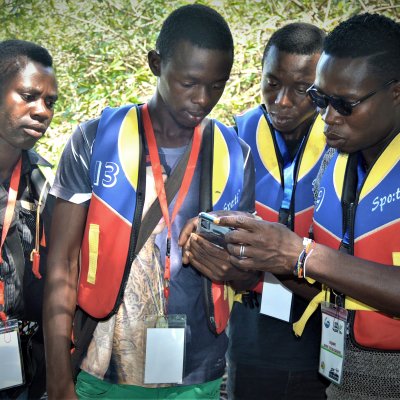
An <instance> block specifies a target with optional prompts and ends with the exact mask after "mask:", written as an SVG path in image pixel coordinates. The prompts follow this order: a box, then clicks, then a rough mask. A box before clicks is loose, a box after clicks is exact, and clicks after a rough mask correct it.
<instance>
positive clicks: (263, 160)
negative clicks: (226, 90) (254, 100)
mask: <svg viewBox="0 0 400 400" xmlns="http://www.w3.org/2000/svg"><path fill="white" fill-rule="evenodd" d="M236 125H237V129H238V134H239V136H240V137H241V138H242V139H243V140H244V141H245V142H246V143H247V144H248V145H249V146H250V148H251V151H252V154H253V158H254V164H255V168H256V210H257V214H258V215H259V216H261V217H262V218H263V219H264V220H266V221H271V222H277V221H278V218H279V210H280V208H281V204H282V199H283V170H282V163H281V162H280V157H279V155H278V154H280V153H279V149H278V145H277V142H276V139H275V135H274V128H273V127H272V126H271V125H270V123H269V121H268V118H267V113H266V110H265V109H264V107H263V106H258V107H256V108H253V109H251V110H249V111H247V112H245V113H244V114H242V115H239V116H237V117H236ZM304 140H305V142H304V143H303V145H302V149H301V153H300V154H299V159H298V164H297V166H296V169H295V176H294V187H293V195H292V203H291V210H290V214H291V221H293V222H292V223H293V224H294V225H293V226H291V228H292V229H293V230H294V231H295V232H296V233H297V234H299V235H300V236H308V230H309V228H310V225H311V221H312V213H313V208H314V197H313V193H312V182H313V180H314V179H315V177H316V175H317V173H318V170H319V166H320V164H321V161H322V158H323V155H324V153H325V150H326V141H325V136H324V135H323V121H322V119H321V117H320V116H318V117H317V118H316V119H315V121H314V123H313V125H312V127H311V128H310V131H309V133H308V134H307V136H306V137H305V139H304Z"/></svg>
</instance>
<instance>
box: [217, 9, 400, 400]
mask: <svg viewBox="0 0 400 400" xmlns="http://www.w3.org/2000/svg"><path fill="white" fill-rule="evenodd" d="M399 43H400V25H399V24H398V23H396V22H395V21H393V20H391V19H389V18H387V17H384V16H381V15H378V14H363V15H358V16H355V17H352V18H350V19H349V20H348V21H345V22H343V23H341V24H340V25H339V26H338V27H337V28H335V29H334V30H333V31H332V33H330V34H329V35H328V36H327V39H326V41H325V43H324V52H323V54H322V56H321V58H320V61H319V63H318V67H317V75H316V79H315V83H314V85H313V87H312V88H311V89H309V91H308V94H309V96H310V97H311V99H312V100H313V101H314V103H315V104H316V105H317V107H319V108H320V112H321V115H322V118H323V120H324V122H325V131H324V133H325V136H326V141H327V144H328V145H329V146H331V147H333V148H335V149H336V152H335V154H334V155H333V157H332V159H331V160H330V161H329V163H328V164H327V166H326V168H325V171H324V172H323V174H321V176H322V177H321V179H320V182H318V185H319V193H318V199H317V201H316V207H315V210H314V222H313V229H314V239H315V242H314V241H313V240H311V239H310V238H301V237H299V236H298V235H296V234H295V233H294V232H291V231H289V230H287V229H286V228H285V227H283V226H282V225H280V224H276V223H268V222H266V221H255V220H250V219H246V218H244V217H221V219H220V223H221V225H230V226H234V227H236V228H242V229H243V230H237V231H233V233H229V234H227V235H226V237H225V238H226V241H227V242H229V243H230V244H229V245H228V251H229V252H230V253H231V255H232V256H231V262H232V263H233V264H234V265H236V266H237V267H239V268H244V269H246V270H251V269H256V270H263V271H270V272H273V273H275V274H289V273H294V274H295V276H297V278H298V279H299V281H301V280H304V278H307V280H317V281H319V282H322V283H323V284H324V285H323V291H322V292H321V295H319V296H318V297H316V298H315V299H314V302H313V303H310V307H309V309H308V312H307V313H305V314H304V315H303V317H302V319H301V320H300V321H299V322H298V323H297V324H295V325H294V329H295V331H296V332H298V333H301V331H302V329H303V328H304V325H305V323H306V321H307V318H308V317H309V315H310V314H311V313H312V312H313V311H314V310H316V309H317V305H318V304H319V303H321V308H322V310H323V312H324V310H325V316H323V327H322V328H323V333H322V336H323V340H322V341H321V359H320V363H319V371H320V372H321V373H322V374H323V375H325V376H327V377H328V378H329V379H330V380H331V381H332V382H334V383H333V384H331V385H330V386H329V388H328V389H327V395H328V399H344V398H345V399H377V398H379V399H399V398H400V384H399V382H400V319H399V317H400V302H399V287H400V269H399V268H398V267H396V266H399V265H400V240H399V234H398V232H399V228H400V183H399V182H400V179H399V177H400V158H399V154H400V83H399V78H400V77H399V65H400V46H399ZM243 243H245V244H246V246H245V254H246V257H247V258H246V259H239V258H237V256H238V255H239V254H240V250H241V244H243ZM242 252H243V251H242ZM346 314H347V315H346ZM324 335H326V338H327V339H328V341H324V337H325V336H324ZM335 335H336V336H335ZM339 341H341V343H340V345H339ZM326 350H328V351H326ZM329 351H330V354H331V356H328V358H326V354H327V353H328V352H329ZM332 354H333V356H332ZM332 361H334V362H335V363H336V365H332Z"/></svg>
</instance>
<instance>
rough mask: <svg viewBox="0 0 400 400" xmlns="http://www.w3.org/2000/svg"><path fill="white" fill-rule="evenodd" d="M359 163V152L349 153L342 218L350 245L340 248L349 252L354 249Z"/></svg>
mask: <svg viewBox="0 0 400 400" xmlns="http://www.w3.org/2000/svg"><path fill="white" fill-rule="evenodd" d="M357 165H358V154H357V153H353V154H349V158H348V161H347V166H346V172H345V175H344V183H343V193H342V200H341V201H342V218H343V232H342V234H343V235H344V234H345V232H346V231H347V230H348V231H349V245H346V244H344V243H343V241H342V242H341V244H340V250H341V251H344V252H346V253H348V254H353V251H354V232H353V231H354V211H355V201H356V196H357V179H358V178H357Z"/></svg>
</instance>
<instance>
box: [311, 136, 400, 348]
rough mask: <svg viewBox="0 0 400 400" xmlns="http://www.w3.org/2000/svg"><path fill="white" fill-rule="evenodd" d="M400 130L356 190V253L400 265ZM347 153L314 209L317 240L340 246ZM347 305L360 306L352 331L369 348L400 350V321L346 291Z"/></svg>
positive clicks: (339, 157)
mask: <svg viewBox="0 0 400 400" xmlns="http://www.w3.org/2000/svg"><path fill="white" fill-rule="evenodd" d="M399 149H400V134H399V135H397V136H396V137H395V138H394V139H393V140H392V142H391V143H390V144H389V145H388V146H387V147H386V149H385V150H384V151H383V153H382V154H381V155H380V156H379V158H378V160H377V161H376V162H375V163H374V165H373V166H372V168H371V169H370V170H369V172H368V173H367V175H366V177H365V180H364V183H363V184H362V186H361V187H360V189H359V192H358V193H357V197H356V202H355V215H354V219H353V221H351V222H352V224H351V228H350V232H351V231H352V232H354V237H353V238H351V242H353V243H354V244H353V254H354V255H355V256H356V257H360V258H363V259H366V260H370V261H373V262H377V263H381V264H387V265H400V241H399V235H398V232H399V230H400V184H399V176H400V157H399V154H400V153H399ZM348 159H349V156H348V155H347V154H342V153H337V154H336V155H335V156H334V157H333V158H332V160H331V162H330V163H329V165H328V167H327V169H326V171H325V173H324V175H323V178H322V180H321V185H320V192H319V196H318V201H317V204H316V208H315V214H314V235H315V240H316V242H318V243H322V244H325V245H327V246H329V247H332V248H334V249H338V248H339V246H340V243H341V240H342V237H343V229H344V228H343V218H342V215H343V212H342V195H343V191H344V188H345V185H346V178H345V176H347V169H348ZM345 307H346V308H347V309H350V310H358V311H355V315H354V321H353V323H352V334H353V335H354V339H355V341H356V342H357V343H358V344H359V345H361V346H363V347H367V348H375V349H385V350H400V320H398V319H395V318H392V317H391V316H388V315H385V314H383V313H380V312H375V311H372V310H373V309H372V308H370V307H368V306H366V305H364V304H362V303H361V302H358V301H357V300H354V299H351V298H349V297H347V296H346V301H345Z"/></svg>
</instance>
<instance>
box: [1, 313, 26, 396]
mask: <svg viewBox="0 0 400 400" xmlns="http://www.w3.org/2000/svg"><path fill="white" fill-rule="evenodd" d="M0 360H1V361H0V390H3V389H8V388H12V387H15V386H20V385H23V384H24V383H25V378H24V370H23V362H22V352H21V342H20V340H19V330H18V321H17V320H16V319H13V320H9V321H5V322H1V321H0Z"/></svg>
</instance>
